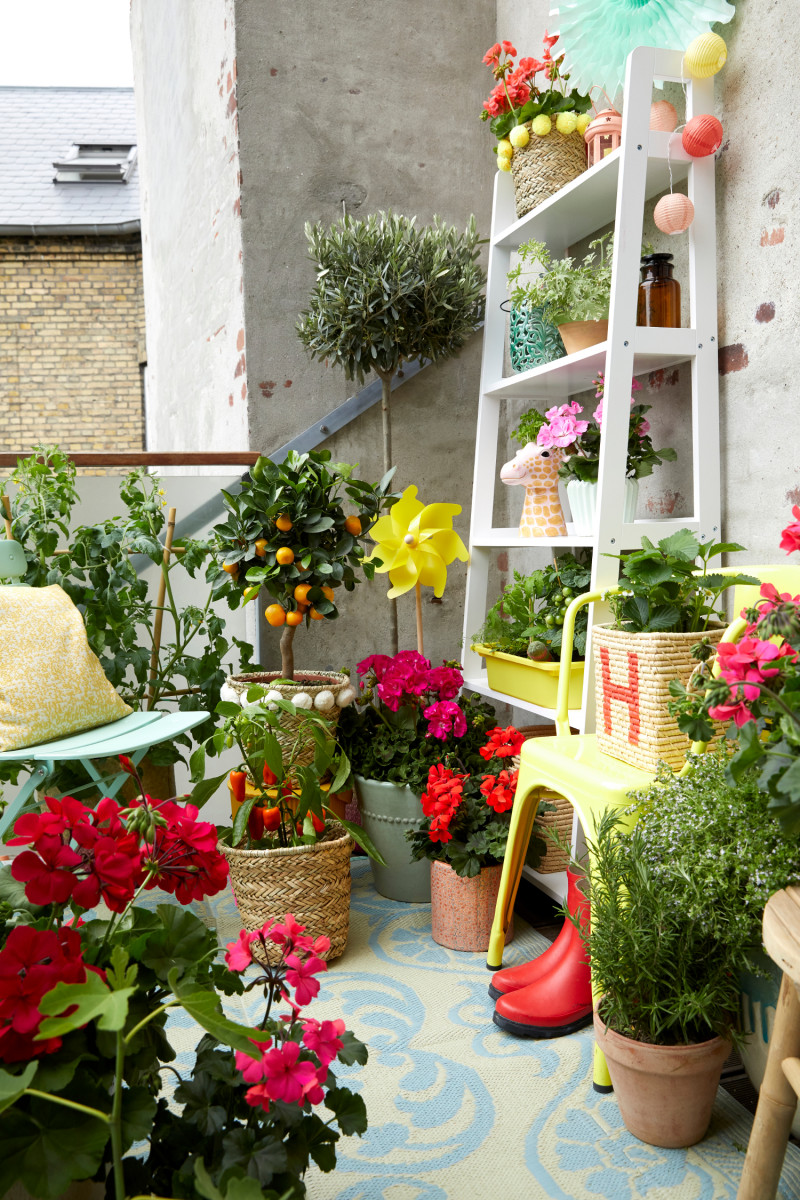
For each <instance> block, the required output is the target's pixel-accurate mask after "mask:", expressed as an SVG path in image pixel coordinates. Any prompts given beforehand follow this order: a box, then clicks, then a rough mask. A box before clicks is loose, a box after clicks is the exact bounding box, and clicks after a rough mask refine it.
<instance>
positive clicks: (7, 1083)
mask: <svg viewBox="0 0 800 1200" xmlns="http://www.w3.org/2000/svg"><path fill="white" fill-rule="evenodd" d="M38 1066H39V1064H38V1063H37V1062H29V1063H28V1065H27V1066H26V1068H25V1070H24V1071H23V1072H22V1074H21V1075H11V1074H10V1073H9V1072H8V1071H0V1112H2V1111H3V1109H4V1108H8V1107H9V1105H11V1104H13V1103H14V1102H15V1101H16V1100H18V1099H19V1098H20V1096H21V1095H22V1093H23V1092H24V1091H25V1088H27V1087H30V1085H31V1083H32V1082H33V1077H34V1075H35V1074H36V1070H37V1068H38Z"/></svg>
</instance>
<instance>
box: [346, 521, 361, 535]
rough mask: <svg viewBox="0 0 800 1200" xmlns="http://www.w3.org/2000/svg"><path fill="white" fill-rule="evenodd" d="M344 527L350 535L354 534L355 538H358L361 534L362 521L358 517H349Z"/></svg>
mask: <svg viewBox="0 0 800 1200" xmlns="http://www.w3.org/2000/svg"><path fill="white" fill-rule="evenodd" d="M344 527H345V529H346V530H347V532H348V533H352V535H353V537H358V535H359V534H360V533H361V521H360V519H359V518H358V517H348V518H347V520H346V521H345V523H344Z"/></svg>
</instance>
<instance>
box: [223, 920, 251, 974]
mask: <svg viewBox="0 0 800 1200" xmlns="http://www.w3.org/2000/svg"><path fill="white" fill-rule="evenodd" d="M257 937H258V933H248V932H247V930H246V929H243V930H242V932H241V933H240V934H239V937H238V940H237V941H235V942H228V946H227V949H226V951H225V962H226V964H227V967H228V970H229V971H245V970H247V968H248V967H249V966H250V964H251V962H252V961H253V952H252V950H251V949H250V947H251V946H252V944H253V942H254V941H255V939H256V938H257Z"/></svg>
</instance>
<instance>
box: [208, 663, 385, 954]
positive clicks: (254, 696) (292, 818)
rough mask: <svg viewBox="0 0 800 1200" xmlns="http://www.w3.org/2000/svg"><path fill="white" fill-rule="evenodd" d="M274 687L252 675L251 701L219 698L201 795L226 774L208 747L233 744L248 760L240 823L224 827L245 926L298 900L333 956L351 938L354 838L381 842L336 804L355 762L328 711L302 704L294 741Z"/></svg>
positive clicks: (222, 842) (297, 908) (237, 800)
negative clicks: (212, 765)
mask: <svg viewBox="0 0 800 1200" xmlns="http://www.w3.org/2000/svg"><path fill="white" fill-rule="evenodd" d="M268 696H269V692H268V690H267V689H266V688H264V687H261V686H259V685H258V684H254V685H252V686H251V687H250V688H249V689H248V692H247V696H246V704H245V705H244V707H240V706H239V705H238V704H232V703H227V702H225V701H222V702H221V703H220V704H219V705H218V706H217V712H218V713H219V715H220V716H221V717H222V721H221V723H220V726H219V728H218V729H217V730H216V731H215V733H214V734H213V735H212V737H211V738H210V739H209V742H208V743H206V744H204V745H202V746H200V747H198V749H197V750H196V751H195V753H194V754H193V755H192V760H191V768H192V777H193V779H195V780H198V781H199V787H200V788H201V789H202V791H201V795H202V797H205V796H207V795H208V794H210V792H211V791H212V790H215V789H216V787H218V786H219V784H220V783H221V782H222V781H223V779H224V778H225V775H220V776H218V777H217V778H216V779H212V780H205V779H204V774H205V754H206V750H207V749H209V748H211V747H213V748H214V749H216V750H217V752H219V750H220V749H221V748H222V747H224V746H227V745H228V744H229V743H230V742H234V743H235V744H236V746H237V747H238V749H239V752H240V754H241V758H242V763H241V768H239V769H237V770H235V771H232V772H230V774H229V775H228V781H229V786H230V790H231V801H232V804H231V807H232V814H233V824H232V826H231V827H230V828H227V827H226V828H220V830H219V831H218V832H219V850H220V853H221V854H222V855H223V856H224V857H225V858H226V859H227V861H228V864H229V866H230V877H231V886H232V888H233V893H234V896H235V898H236V902H237V904H238V907H239V911H240V913H241V917H242V922H243V925H244V927H245V929H248V930H250V931H253V930H256V929H260V928H261V926H262V925H263V924H264V922H265V921H266V920H267V919H268V918H269V917H270V915H274V913H276V912H282V911H284V910H285V909H286V907H287V906H288V904H289V902H291V907H292V911H293V912H294V915H295V917H297V919H298V920H300V921H302V922H303V924H304V925H305V926H306V927H307V928H308V930H309V932H310V933H311V934H312V935H313V936H315V937H316V936H323V935H324V936H325V938H326V939H327V940H328V942H329V946H328V948H327V950H326V953H325V957H326V958H336V957H338V956H339V955H340V954H341V953H342V952H343V950H344V948H345V945H346V943H347V933H348V928H349V922H350V854H351V850H352V846H353V840H356V841H357V842H358V844H359V845H361V846H362V847H363V848H364V849H365V850H366V851H367V852H368V853H372V854H375V853H376V851H375V849H374V847H373V846H372V843H371V842H370V840H369V837H368V835H367V834H366V833H365V832H364V830H362V829H360V828H359V827H358V826H356V825H351V823H350V822H349V821H346V820H345V819H344V817H341V816H338V815H337V814H335V813H334V812H333V810H332V809H331V808H330V804H329V800H328V795H329V792H334V793H336V792H337V791H338V790H339V788H340V787H341V786H342V785H343V784H344V783H345V782H346V781H347V779H348V777H349V775H350V763H349V761H348V758H347V756H346V754H344V752H343V751H342V749H341V747H340V746H339V745H338V743H337V741H336V738H335V737H334V736H333V734H332V732H331V728H330V725H329V723H328V721H327V720H326V718H325V716H324V714H322V713H318V712H316V711H314V710H308V711H306V712H304V714H303V717H304V721H303V725H302V728H301V730H300V731H299V732H298V733H297V734H296V735H295V738H294V741H293V742H291V743H290V742H288V740H287V738H286V736H285V730H281V732H282V734H283V736H282V739H281V741H279V740H278V731H279V729H280V726H281V717H282V714H283V713H284V712H286V713H288V714H289V715H290V716H294V715H296V713H295V710H294V705H292V703H291V702H290V701H288V700H270V699H268ZM309 741H310V742H311V743H312V745H313V747H314V754H313V757H312V758H311V760H310V761H309V759H308V755H307V753H306V751H307V747H308V743H309ZM326 778H327V782H326ZM256 781H258V782H256ZM275 953H277V951H275Z"/></svg>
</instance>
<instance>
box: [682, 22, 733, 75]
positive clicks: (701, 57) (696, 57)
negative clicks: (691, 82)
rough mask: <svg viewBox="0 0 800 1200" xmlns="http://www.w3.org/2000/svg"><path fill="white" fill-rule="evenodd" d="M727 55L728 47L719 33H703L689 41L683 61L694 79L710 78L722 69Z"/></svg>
mask: <svg viewBox="0 0 800 1200" xmlns="http://www.w3.org/2000/svg"><path fill="white" fill-rule="evenodd" d="M727 57H728V47H727V46H726V45H725V41H724V39H723V38H721V37H720V36H719V34H718V33H701V34H700V36H699V37H696V38H695V39H694V41H693V42H690V43H689V46H688V47H687V49H686V53H685V54H684V56H683V62H684V66H685V67H686V70H687V72H688V73H689V75H691V77H692V79H708V77H709V76H710V75H716V73H717V71H721V70H722V68H723V67H724V66H725V61H726V59H727Z"/></svg>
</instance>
